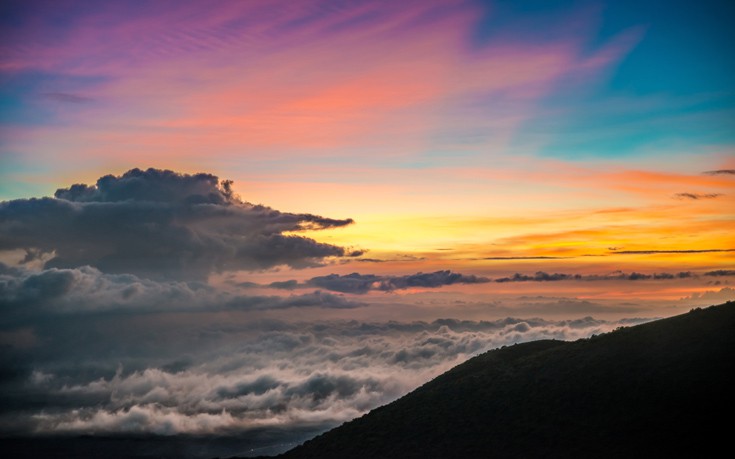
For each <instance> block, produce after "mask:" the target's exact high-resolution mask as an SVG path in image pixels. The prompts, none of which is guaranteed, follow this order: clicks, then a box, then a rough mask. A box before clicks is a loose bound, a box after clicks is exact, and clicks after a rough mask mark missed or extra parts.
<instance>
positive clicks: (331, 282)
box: [268, 270, 490, 294]
mask: <svg viewBox="0 0 735 459" xmlns="http://www.w3.org/2000/svg"><path fill="white" fill-rule="evenodd" d="M487 282H490V279H488V278H486V277H478V276H475V275H466V274H460V273H453V272H451V271H448V270H444V271H436V272H433V273H416V274H409V275H404V276H379V275H376V274H359V273H352V274H346V275H340V274H329V275H326V276H317V277H312V278H311V279H309V280H307V281H305V282H304V283H298V282H297V281H295V280H288V281H283V282H272V283H271V284H269V285H268V287H271V288H277V289H284V290H293V289H295V288H308V287H318V288H323V289H326V290H331V291H334V292H342V293H355V294H364V293H367V292H370V291H382V292H390V291H393V290H403V289H407V288H412V287H420V288H438V287H443V286H445V285H454V284H483V283H487Z"/></svg>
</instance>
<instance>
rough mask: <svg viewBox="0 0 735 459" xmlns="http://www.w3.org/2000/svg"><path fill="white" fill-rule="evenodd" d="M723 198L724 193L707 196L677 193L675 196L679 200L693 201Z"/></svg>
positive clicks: (708, 194) (707, 194)
mask: <svg viewBox="0 0 735 459" xmlns="http://www.w3.org/2000/svg"><path fill="white" fill-rule="evenodd" d="M720 196H722V193H706V194H700V193H676V194H675V195H674V197H675V198H677V199H693V200H699V199H714V198H719V197H720Z"/></svg>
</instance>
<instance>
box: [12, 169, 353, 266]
mask: <svg viewBox="0 0 735 459" xmlns="http://www.w3.org/2000/svg"><path fill="white" fill-rule="evenodd" d="M55 196H56V198H55V199H52V198H41V199H17V200H13V201H5V202H2V203H0V241H2V242H0V250H14V249H25V250H27V251H28V253H38V252H39V251H40V252H42V253H46V254H52V255H53V256H52V258H51V259H50V260H48V261H47V262H46V267H47V268H50V267H57V268H73V267H78V266H84V265H90V266H94V267H96V268H98V269H100V270H102V271H104V272H108V273H132V274H135V275H139V276H144V277H150V278H194V279H204V278H206V276H207V275H209V274H210V273H212V272H219V271H227V270H259V269H266V268H271V267H274V266H279V265H288V266H290V267H293V268H303V267H306V266H314V265H318V264H320V263H322V262H323V260H324V259H325V258H326V257H341V256H352V255H354V254H353V253H349V252H347V251H346V250H345V249H343V248H341V247H337V246H334V245H330V244H324V243H320V242H316V241H314V240H313V239H309V238H306V237H302V236H297V235H292V234H288V235H287V234H284V233H286V232H289V233H291V232H298V231H302V230H306V229H309V230H318V229H325V228H335V227H341V226H345V225H349V224H351V223H352V222H353V221H352V220H351V219H344V220H335V219H330V218H325V217H320V216H317V215H311V214H293V213H285V212H279V211H277V210H274V209H271V208H269V207H265V206H261V205H253V204H250V203H247V202H243V201H241V200H240V199H239V198H238V197H236V196H234V195H233V193H232V190H231V182H229V181H222V182H220V181H219V179H218V178H217V177H216V176H214V175H211V174H195V175H188V174H178V173H176V172H172V171H169V170H158V169H148V170H145V171H142V170H140V169H133V170H130V171H128V172H126V173H125V174H123V175H121V176H113V175H107V176H104V177H102V178H100V179H99V180H98V181H97V184H96V185H93V186H89V185H84V184H76V185H72V186H71V187H69V188H62V189H59V190H57V191H56V194H55Z"/></svg>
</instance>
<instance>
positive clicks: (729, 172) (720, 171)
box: [702, 169, 735, 175]
mask: <svg viewBox="0 0 735 459" xmlns="http://www.w3.org/2000/svg"><path fill="white" fill-rule="evenodd" d="M702 173H703V174H706V175H735V169H718V170H714V171H705V172H702Z"/></svg>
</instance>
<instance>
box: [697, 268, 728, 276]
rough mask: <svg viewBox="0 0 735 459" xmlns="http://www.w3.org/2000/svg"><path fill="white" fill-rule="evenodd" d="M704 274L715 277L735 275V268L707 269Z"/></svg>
mask: <svg viewBox="0 0 735 459" xmlns="http://www.w3.org/2000/svg"><path fill="white" fill-rule="evenodd" d="M704 275H705V276H713V277H720V276H735V269H718V270H716V271H707V272H706V273H704Z"/></svg>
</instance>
